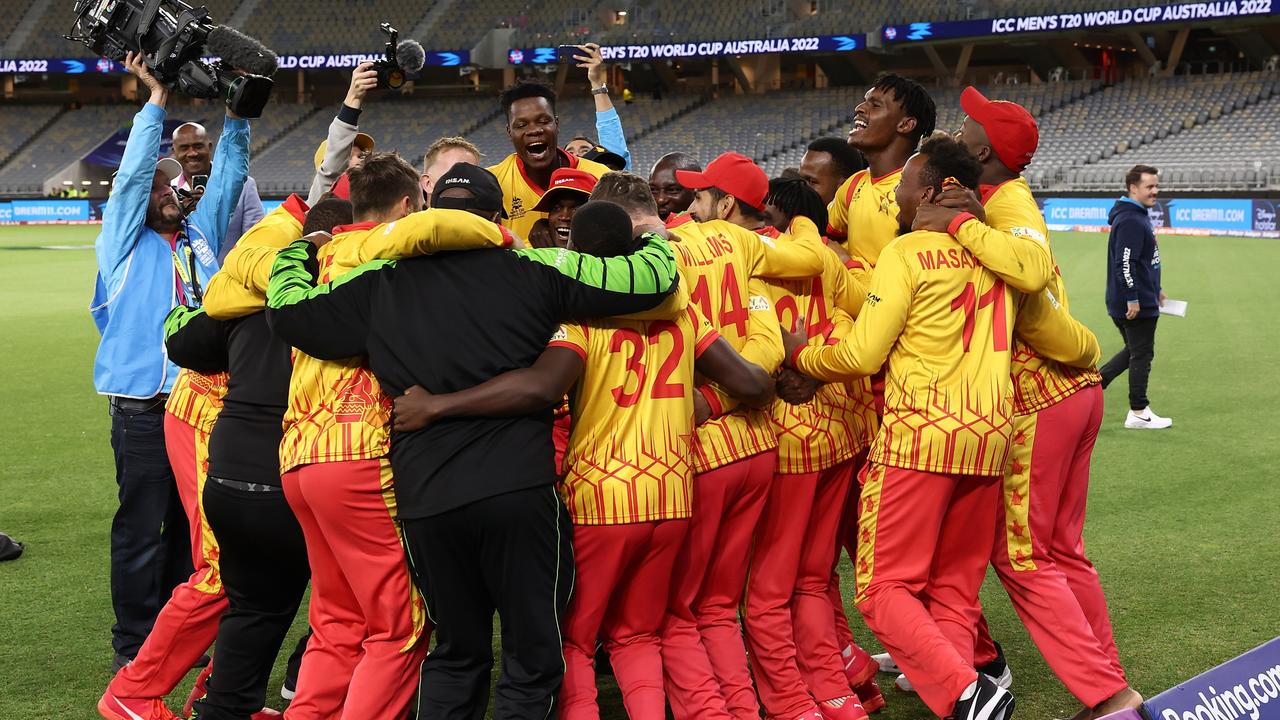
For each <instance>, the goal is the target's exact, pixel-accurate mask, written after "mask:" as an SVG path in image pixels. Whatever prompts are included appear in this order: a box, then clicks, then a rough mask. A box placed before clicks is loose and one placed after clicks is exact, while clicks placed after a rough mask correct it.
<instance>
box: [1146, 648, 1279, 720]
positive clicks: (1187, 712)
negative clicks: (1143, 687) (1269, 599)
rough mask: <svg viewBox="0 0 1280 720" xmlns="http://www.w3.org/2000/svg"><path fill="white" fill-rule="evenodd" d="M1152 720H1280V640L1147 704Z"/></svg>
mask: <svg viewBox="0 0 1280 720" xmlns="http://www.w3.org/2000/svg"><path fill="white" fill-rule="evenodd" d="M1144 706H1145V709H1146V714H1147V717H1149V718H1151V720H1204V719H1205V718H1208V719H1210V720H1213V719H1216V718H1223V720H1227V719H1233V718H1249V720H1277V719H1280V638H1276V639H1274V640H1272V641H1270V642H1268V643H1265V644H1263V645H1260V646H1259V647H1256V648H1254V649H1253V650H1250V651H1249V652H1247V653H1245V654H1243V655H1241V656H1240V657H1238V658H1235V659H1234V660H1228V661H1227V662H1225V663H1223V664H1221V665H1219V666H1218V667H1216V668H1213V669H1212V670H1209V671H1208V672H1204V673H1201V674H1199V675H1197V676H1195V677H1193V678H1191V679H1190V680H1188V681H1186V682H1184V683H1182V684H1181V685H1178V686H1176V687H1172V688H1170V689H1168V690H1166V691H1164V692H1162V693H1160V694H1159V695H1156V696H1155V697H1153V698H1150V699H1148V700H1147V701H1146V703H1144Z"/></svg>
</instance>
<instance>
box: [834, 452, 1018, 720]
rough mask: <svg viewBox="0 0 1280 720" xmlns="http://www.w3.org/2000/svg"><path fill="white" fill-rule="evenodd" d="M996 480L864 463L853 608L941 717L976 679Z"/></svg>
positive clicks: (997, 497) (997, 490)
mask: <svg viewBox="0 0 1280 720" xmlns="http://www.w3.org/2000/svg"><path fill="white" fill-rule="evenodd" d="M999 502H1000V480H999V478H996V477H977V476H963V475H938V474H934V473H927V472H920V471H917V470H906V469H903V468H896V467H886V466H883V465H875V464H872V465H870V466H869V467H868V469H867V470H866V471H864V473H863V483H862V501H861V503H862V511H861V514H860V515H859V518H858V522H859V525H860V526H861V528H862V534H861V535H860V537H859V540H860V543H859V545H858V558H857V561H856V575H857V586H858V594H857V604H858V610H860V611H861V612H862V616H863V618H864V619H866V621H867V625H868V626H869V627H870V628H871V630H872V632H874V633H875V634H876V637H877V638H879V639H880V642H881V643H882V644H883V645H884V648H885V650H887V651H888V652H889V654H890V655H891V656H893V659H894V660H896V661H897V663H898V667H900V668H902V671H903V672H904V673H906V675H907V679H909V680H910V681H911V684H912V685H914V686H915V687H916V690H917V691H918V692H919V693H920V699H922V700H924V702H925V704H926V705H928V706H929V709H930V710H933V712H934V713H936V714H937V715H938V716H939V717H946V716H947V715H950V714H951V711H952V710H953V709H954V706H955V703H956V701H957V700H959V699H960V695H961V694H962V693H963V692H964V690H965V688H967V687H968V686H969V685H970V684H971V683H973V682H974V681H975V680H976V679H977V672H976V671H975V670H974V669H973V646H974V626H975V625H976V624H977V622H978V617H979V615H980V611H979V610H978V590H979V589H980V588H981V587H982V579H983V577H984V576H985V575H986V570H987V562H988V560H990V558H991V545H990V544H989V541H986V540H985V538H991V539H994V538H995V527H996V512H997V507H998V505H999Z"/></svg>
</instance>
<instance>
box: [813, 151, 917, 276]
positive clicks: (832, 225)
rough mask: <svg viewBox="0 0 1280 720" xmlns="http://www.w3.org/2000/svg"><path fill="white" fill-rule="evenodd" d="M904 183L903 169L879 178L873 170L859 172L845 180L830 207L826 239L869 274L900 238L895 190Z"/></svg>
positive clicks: (828, 209) (828, 208) (828, 207)
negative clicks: (859, 262)
mask: <svg viewBox="0 0 1280 720" xmlns="http://www.w3.org/2000/svg"><path fill="white" fill-rule="evenodd" d="M901 179H902V168H898V169H897V170H894V171H893V172H891V173H889V174H888V175H885V176H883V177H878V178H873V177H871V171H870V170H860V171H858V172H856V173H854V174H853V175H852V176H850V178H849V179H848V180H845V182H844V184H843V185H841V186H840V189H839V190H837V191H836V196H835V199H833V200H832V201H831V204H830V205H828V206H827V216H828V219H827V237H829V238H831V239H832V240H835V241H837V242H839V243H841V244H843V245H844V246H845V249H846V250H848V251H849V255H850V256H851V257H852V258H853V259H854V260H861V261H863V262H864V263H865V264H866V265H867V270H870V269H871V268H874V267H875V265H876V263H877V262H879V260H880V253H881V251H883V250H884V248H885V246H887V245H888V244H889V243H891V242H893V239H894V238H895V237H897V236H898V200H897V198H896V196H895V195H894V190H895V189H896V188H897V187H898V181H899V180H901Z"/></svg>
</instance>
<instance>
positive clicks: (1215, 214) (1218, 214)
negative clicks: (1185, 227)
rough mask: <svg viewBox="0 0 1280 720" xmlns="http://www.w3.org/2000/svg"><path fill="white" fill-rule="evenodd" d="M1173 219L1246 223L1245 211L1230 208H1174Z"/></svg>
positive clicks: (1176, 220) (1177, 220) (1178, 220)
mask: <svg viewBox="0 0 1280 720" xmlns="http://www.w3.org/2000/svg"><path fill="white" fill-rule="evenodd" d="M1173 219H1174V221H1175V223H1176V222H1230V223H1237V222H1244V219H1245V211H1244V210H1236V209H1230V208H1186V207H1176V206H1175V207H1174V210H1173Z"/></svg>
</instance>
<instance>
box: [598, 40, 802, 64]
mask: <svg viewBox="0 0 1280 720" xmlns="http://www.w3.org/2000/svg"><path fill="white" fill-rule="evenodd" d="M821 44H822V39H821V38H818V37H798V38H771V39H767V40H730V41H724V42H702V43H660V44H655V45H606V46H603V47H601V48H600V55H601V56H602V57H603V58H604V59H605V60H648V59H652V58H684V57H710V56H715V55H763V54H768V53H785V52H812V51H815V50H817V49H818V48H819V47H821Z"/></svg>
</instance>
